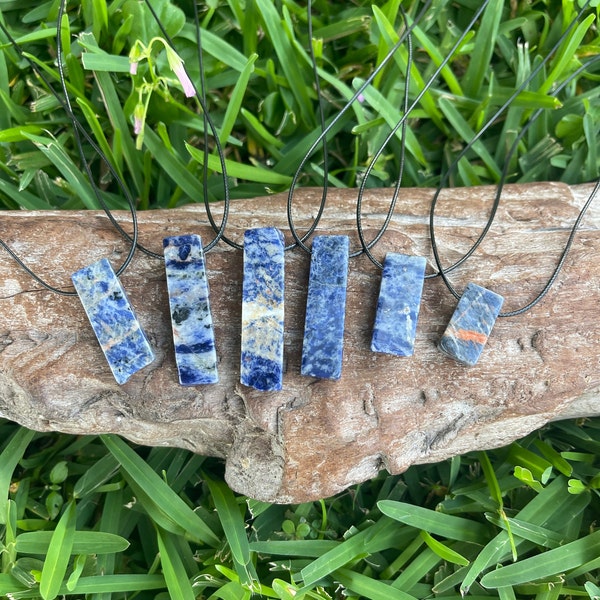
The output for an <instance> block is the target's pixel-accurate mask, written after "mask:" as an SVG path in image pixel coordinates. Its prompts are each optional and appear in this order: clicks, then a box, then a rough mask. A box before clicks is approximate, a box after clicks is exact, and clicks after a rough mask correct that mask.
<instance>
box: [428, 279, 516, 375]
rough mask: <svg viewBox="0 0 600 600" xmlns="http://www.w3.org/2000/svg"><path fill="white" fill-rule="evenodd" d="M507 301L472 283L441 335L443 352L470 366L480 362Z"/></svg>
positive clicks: (440, 345)
mask: <svg viewBox="0 0 600 600" xmlns="http://www.w3.org/2000/svg"><path fill="white" fill-rule="evenodd" d="M503 302H504V298H503V297H502V296H500V295H499V294H496V293H494V292H491V291H490V290H488V289H486V288H484V287H481V286H479V285H476V284H475V283H469V285H467V288H466V289H465V292H464V294H463V295H462V297H461V299H460V300H459V302H458V306H457V307H456V310H455V311H454V314H453V315H452V318H451V319H450V322H449V323H448V326H447V328H446V331H445V332H444V335H443V336H442V339H441V341H440V344H439V347H440V350H442V351H443V352H445V353H446V354H448V355H449V356H451V357H452V358H454V359H455V360H457V361H458V362H461V363H463V364H465V365H468V366H473V365H475V364H476V363H477V361H478V360H479V357H480V355H481V352H482V351H483V347H484V346H485V343H486V342H487V339H488V337H489V335H490V333H491V331H492V328H493V327H494V323H495V322H496V318H497V317H498V315H499V314H500V309H501V308H502V303H503Z"/></svg>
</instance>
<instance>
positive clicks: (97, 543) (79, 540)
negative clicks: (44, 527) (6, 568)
mask: <svg viewBox="0 0 600 600" xmlns="http://www.w3.org/2000/svg"><path fill="white" fill-rule="evenodd" d="M53 534H54V532H52V531H32V532H27V533H21V534H20V535H18V536H17V540H16V544H17V552H19V553H21V554H46V552H48V549H49V548H50V544H51V543H52V536H53ZM128 547H129V542H128V541H127V540H126V539H125V538H122V537H121V536H119V535H115V534H114V533H104V532H101V531H76V532H74V533H73V540H72V547H71V554H110V553H114V552H123V550H126V549H127V548H128Z"/></svg>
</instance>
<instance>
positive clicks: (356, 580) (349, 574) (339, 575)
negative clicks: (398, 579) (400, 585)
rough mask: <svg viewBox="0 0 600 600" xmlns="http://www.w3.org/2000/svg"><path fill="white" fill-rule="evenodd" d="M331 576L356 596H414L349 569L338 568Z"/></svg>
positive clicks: (408, 599)
mask: <svg viewBox="0 0 600 600" xmlns="http://www.w3.org/2000/svg"><path fill="white" fill-rule="evenodd" d="M333 577H334V579H335V580H336V581H339V582H340V583H341V584H342V585H343V586H344V587H345V588H347V589H348V590H350V591H352V592H354V594H356V595H357V596H361V597H364V598H369V599H370V600H415V597H414V596H411V595H410V594H407V593H406V592H403V591H402V590H399V589H397V588H393V587H392V586H391V585H389V584H387V583H384V582H383V581H378V580H377V579H373V578H371V577H367V576H366V575H362V574H361V573H357V572H356V571H351V570H350V569H338V570H337V571H336V572H335V573H334V575H333Z"/></svg>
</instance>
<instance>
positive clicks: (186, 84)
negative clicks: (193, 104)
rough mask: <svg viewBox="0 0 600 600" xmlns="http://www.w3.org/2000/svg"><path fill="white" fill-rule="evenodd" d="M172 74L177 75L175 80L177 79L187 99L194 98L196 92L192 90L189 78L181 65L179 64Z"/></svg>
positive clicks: (192, 85) (192, 86)
mask: <svg viewBox="0 0 600 600" xmlns="http://www.w3.org/2000/svg"><path fill="white" fill-rule="evenodd" d="M173 72H174V73H175V75H177V79H179V83H181V86H182V87H183V93H184V94H185V95H186V96H187V97H188V98H191V97H192V96H195V95H196V90H195V88H194V84H193V83H192V80H191V79H190V78H189V76H188V74H187V73H186V71H185V69H184V68H183V63H181V64H180V65H179V66H178V67H177V68H175V69H173Z"/></svg>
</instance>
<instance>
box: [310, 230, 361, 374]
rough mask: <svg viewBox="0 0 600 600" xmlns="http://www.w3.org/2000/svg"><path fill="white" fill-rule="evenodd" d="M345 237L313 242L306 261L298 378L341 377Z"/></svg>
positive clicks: (345, 255)
mask: <svg viewBox="0 0 600 600" xmlns="http://www.w3.org/2000/svg"><path fill="white" fill-rule="evenodd" d="M348 246H349V242H348V236H345V235H322V236H317V237H315V239H314V242H313V246H312V255H311V261H310V276H309V282H308V298H307V303H306V321H305V325H304V343H303V345H302V368H301V373H302V375H310V376H312V377H319V378H321V379H339V378H340V376H341V374H342V355H343V347H344V319H345V315H346V286H347V283H348Z"/></svg>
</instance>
